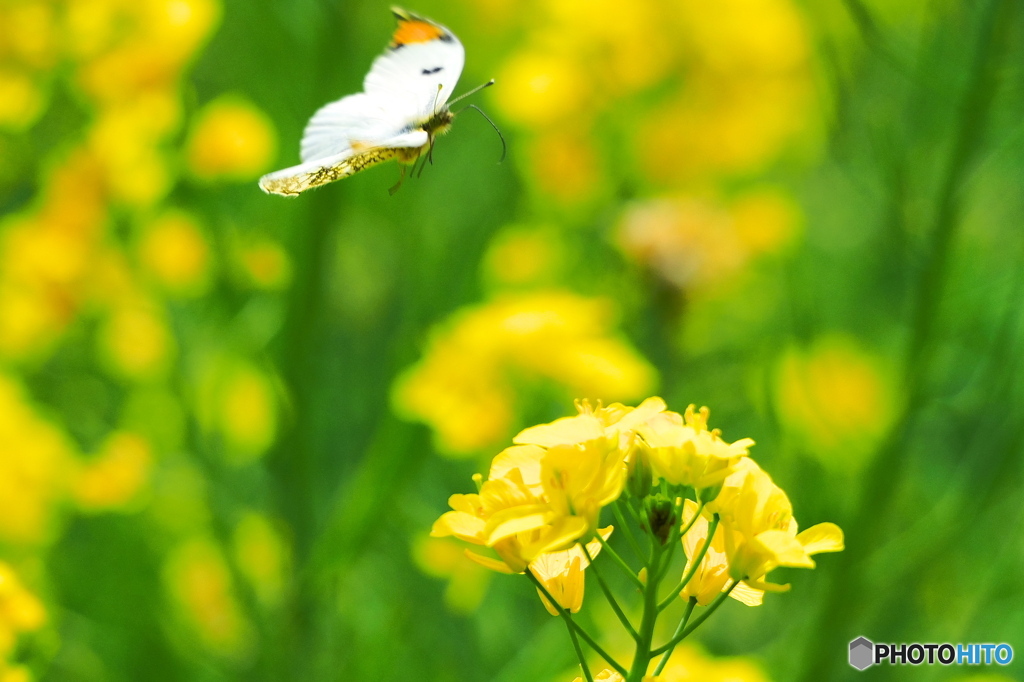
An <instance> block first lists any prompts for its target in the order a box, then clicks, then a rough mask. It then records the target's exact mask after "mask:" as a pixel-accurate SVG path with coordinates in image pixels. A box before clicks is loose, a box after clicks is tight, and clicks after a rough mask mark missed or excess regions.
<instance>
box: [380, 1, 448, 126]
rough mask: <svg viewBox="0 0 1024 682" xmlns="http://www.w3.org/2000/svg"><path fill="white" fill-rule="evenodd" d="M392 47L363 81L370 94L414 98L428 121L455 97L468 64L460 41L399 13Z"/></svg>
mask: <svg viewBox="0 0 1024 682" xmlns="http://www.w3.org/2000/svg"><path fill="white" fill-rule="evenodd" d="M396 15H397V16H398V29H397V30H396V31H395V34H394V37H393V38H392V41H391V45H389V46H388V49H387V50H386V51H385V52H384V54H382V55H381V56H379V57H377V59H376V60H374V62H373V66H371V67H370V72H369V73H368V74H366V78H365V80H363V90H364V91H366V93H367V94H383V95H390V96H407V97H408V96H411V97H412V99H413V100H414V101H415V102H416V103H417V104H416V109H417V118H418V119H420V120H425V119H427V118H430V116H431V115H433V113H434V112H435V111H436V110H437V108H438V107H440V106H441V105H443V104H444V103H445V102H447V101H448V99H449V98H450V97H451V96H452V92H453V91H454V90H455V85H456V84H457V83H458V82H459V76H461V75H462V67H463V66H464V65H465V63H466V51H465V49H464V48H463V47H462V43H460V42H459V39H458V38H456V37H455V35H454V34H452V32H451V31H449V30H448V29H446V28H445V27H444V26H441V25H440V24H435V23H434V22H432V21H428V20H426V19H421V18H419V17H415V16H413V15H408V14H398V13H397V11H396Z"/></svg>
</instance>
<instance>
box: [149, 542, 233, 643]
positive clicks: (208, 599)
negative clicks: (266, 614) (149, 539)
mask: <svg viewBox="0 0 1024 682" xmlns="http://www.w3.org/2000/svg"><path fill="white" fill-rule="evenodd" d="M164 581H165V585H166V587H167V590H168V592H169V593H170V595H171V597H172V598H173V599H174V601H175V603H176V604H177V605H178V607H179V609H180V613H181V616H182V617H183V619H184V621H185V622H186V623H187V624H188V625H190V626H191V627H192V628H193V630H194V631H195V632H196V634H197V635H198V636H199V639H200V641H201V642H202V643H203V644H204V645H205V646H207V647H208V648H209V649H211V650H213V651H214V652H216V653H219V654H222V655H224V656H227V657H231V658H238V657H242V656H244V655H245V654H246V653H247V652H248V650H249V647H250V645H251V643H252V635H253V633H252V628H251V626H250V625H249V623H248V621H246V620H245V618H244V617H243V616H242V612H241V610H240V608H239V606H238V602H237V600H236V599H235V594H234V586H233V584H232V580H231V572H230V571H229V570H228V566H227V563H226V561H225V560H224V556H223V555H222V554H221V552H220V550H219V549H218V548H217V546H216V544H215V543H213V542H212V541H210V540H206V539H201V538H195V539H192V540H189V541H187V542H186V543H184V544H182V545H181V546H180V547H178V548H177V549H175V550H174V551H173V552H172V553H171V555H170V557H169V558H168V560H167V563H166V565H165V567H164Z"/></svg>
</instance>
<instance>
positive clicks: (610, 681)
mask: <svg viewBox="0 0 1024 682" xmlns="http://www.w3.org/2000/svg"><path fill="white" fill-rule="evenodd" d="M644 679H645V680H646V679H647V678H644ZM572 682H583V678H582V677H577V678H576V679H575V680H573V681H572ZM594 682H623V677H622V675H620V674H618V673H617V672H615V671H614V670H608V669H607V668H606V669H604V670H602V671H601V672H599V673H597V674H596V675H594Z"/></svg>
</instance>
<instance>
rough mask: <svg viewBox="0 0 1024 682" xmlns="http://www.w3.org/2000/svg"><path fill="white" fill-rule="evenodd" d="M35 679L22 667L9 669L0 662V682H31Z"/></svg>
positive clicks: (9, 667) (17, 666)
mask: <svg viewBox="0 0 1024 682" xmlns="http://www.w3.org/2000/svg"><path fill="white" fill-rule="evenodd" d="M34 679H35V677H34V676H33V675H32V672H31V671H30V670H29V669H28V668H26V667H25V666H23V665H16V666H14V667H11V666H9V665H7V664H5V663H4V662H3V661H0V682H32V681H33V680H34Z"/></svg>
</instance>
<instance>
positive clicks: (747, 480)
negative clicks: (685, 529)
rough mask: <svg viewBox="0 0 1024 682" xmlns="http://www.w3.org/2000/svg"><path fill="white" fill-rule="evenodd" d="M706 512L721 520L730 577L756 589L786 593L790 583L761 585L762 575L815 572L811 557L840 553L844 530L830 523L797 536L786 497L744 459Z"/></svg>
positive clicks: (769, 479) (762, 472) (757, 468)
mask: <svg viewBox="0 0 1024 682" xmlns="http://www.w3.org/2000/svg"><path fill="white" fill-rule="evenodd" d="M706 509H707V511H708V512H709V513H712V514H718V515H719V516H720V517H721V519H722V523H721V528H722V530H723V534H724V539H723V540H724V541H723V544H724V547H725V554H726V556H727V557H728V561H729V576H730V577H731V578H732V579H733V580H743V581H744V582H746V583H747V585H749V586H750V587H753V588H755V589H758V590H764V591H770V592H783V591H785V590H788V589H789V585H778V584H775V583H769V582H766V581H765V579H764V578H765V576H766V574H767V573H769V572H770V571H772V570H773V569H775V568H777V567H779V566H789V567H793V568H814V565H815V564H814V560H813V559H811V555H812V554H817V553H819V552H839V551H841V550H842V549H843V531H842V530H841V529H840V528H839V526H837V525H835V524H834V523H819V524H817V525H816V526H812V527H811V528H808V529H807V530H804V531H803V532H800V533H798V532H797V530H798V528H797V522H796V519H794V518H793V507H792V505H791V504H790V502H789V498H788V497H787V496H786V493H785V492H783V490H782V489H781V488H779V487H778V486H777V485H775V483H773V482H772V480H771V478H770V477H769V476H768V474H766V473H765V472H764V471H763V470H762V469H761V468H760V467H759V466H758V465H757V464H756V463H755V462H754V461H753V460H751V459H749V458H744V459H743V460H741V462H740V463H739V465H738V470H737V471H736V472H735V473H733V474H731V475H730V476H729V477H728V478H727V479H726V481H725V483H724V485H723V486H722V490H721V492H720V493H719V494H718V497H716V498H715V499H714V500H713V501H712V502H710V503H709V504H708V505H707V507H706Z"/></svg>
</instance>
